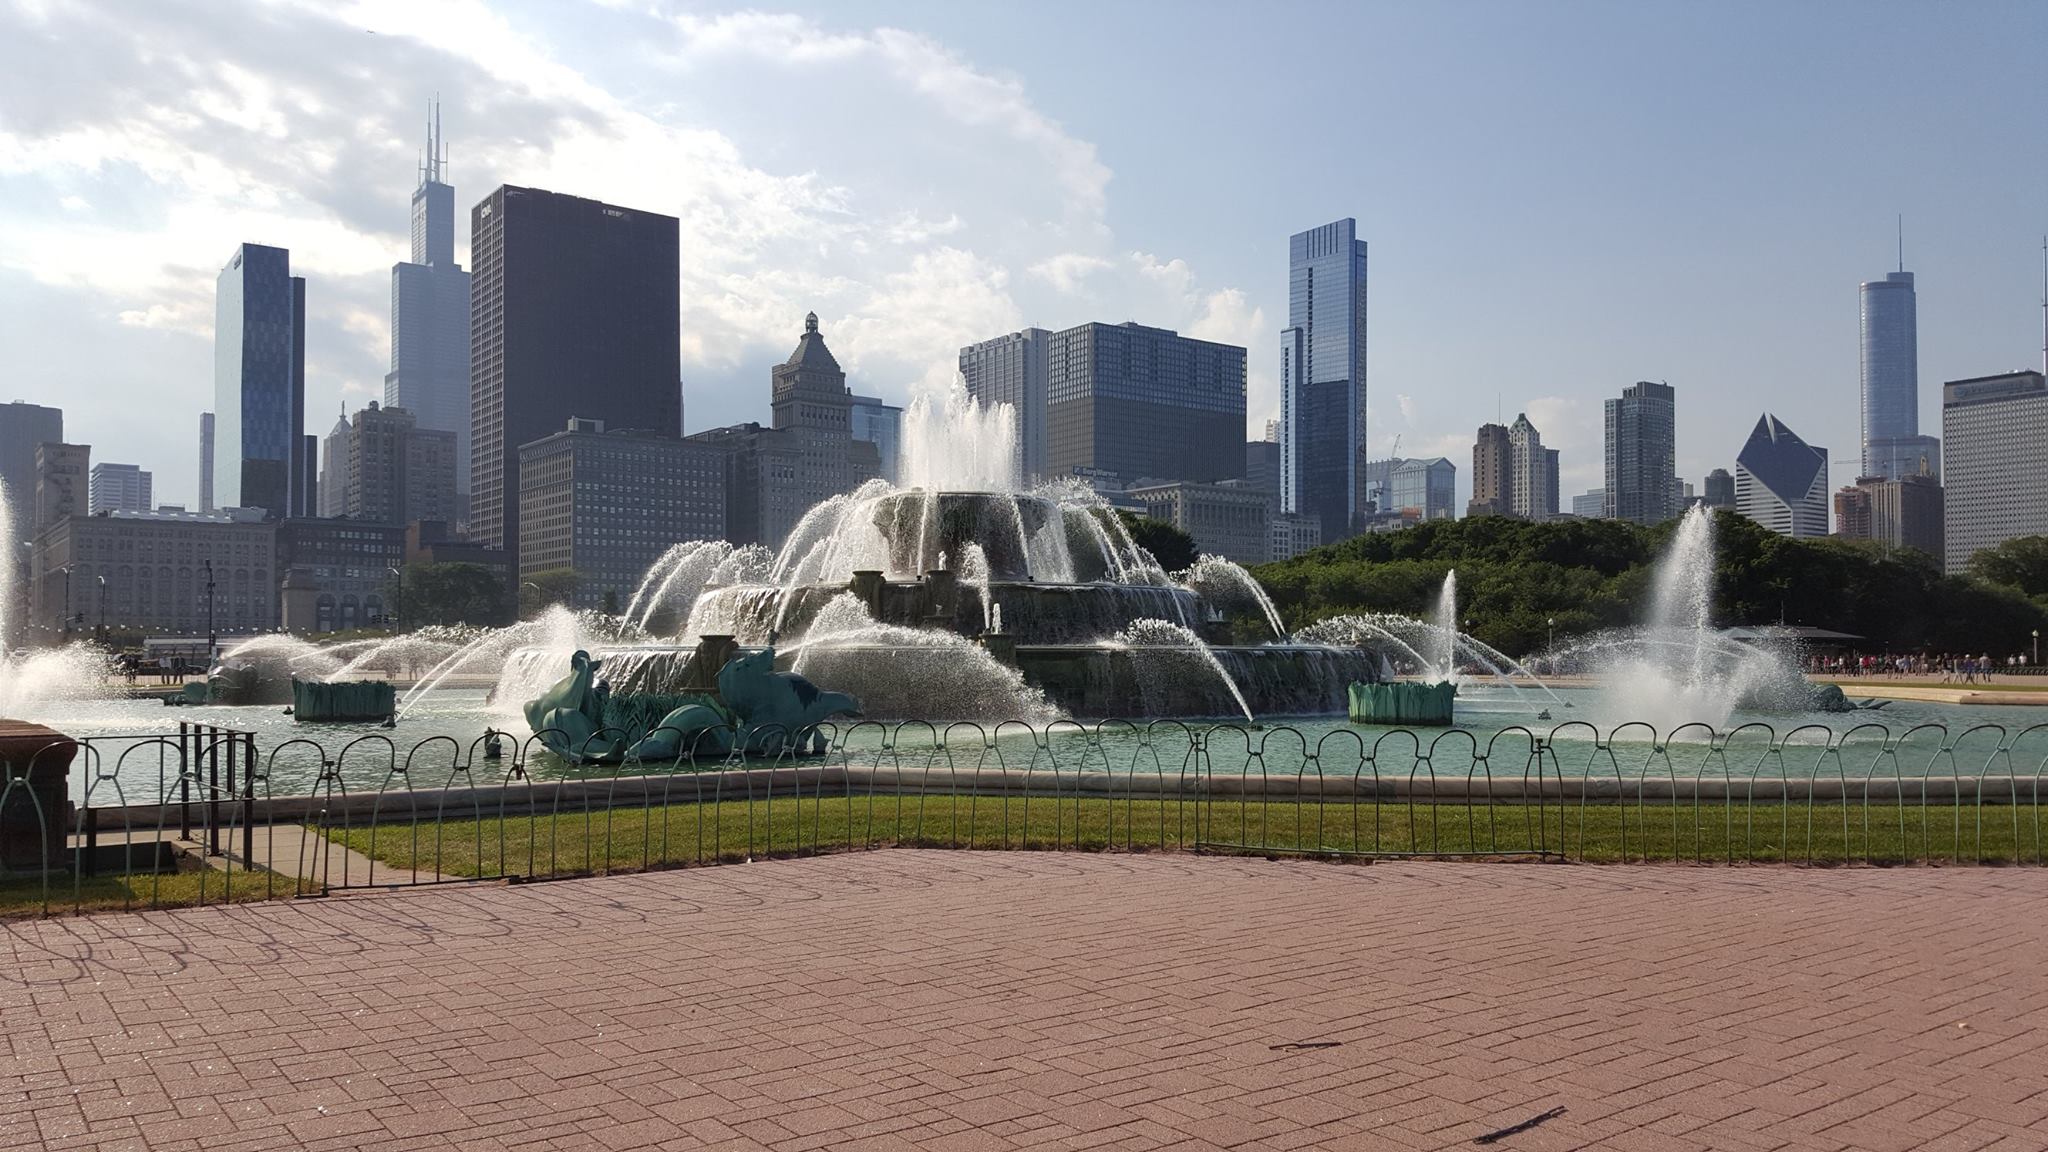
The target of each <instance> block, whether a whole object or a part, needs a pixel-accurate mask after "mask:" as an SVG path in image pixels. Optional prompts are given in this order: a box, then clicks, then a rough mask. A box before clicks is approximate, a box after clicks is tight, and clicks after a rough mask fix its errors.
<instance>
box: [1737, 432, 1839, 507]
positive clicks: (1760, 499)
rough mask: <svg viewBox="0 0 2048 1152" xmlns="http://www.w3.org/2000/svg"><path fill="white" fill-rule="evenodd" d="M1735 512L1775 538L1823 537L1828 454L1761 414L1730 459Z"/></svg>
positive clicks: (1826, 503) (1826, 504) (1826, 502)
mask: <svg viewBox="0 0 2048 1152" xmlns="http://www.w3.org/2000/svg"><path fill="white" fill-rule="evenodd" d="M1735 510H1736V511H1738V512H1740V513H1742V514H1743V515H1744V516H1747V517H1749V518H1750V519H1751V520H1754V521H1756V522H1757V523H1759V524H1761V525H1763V526H1764V527H1766V528H1768V529H1770V530H1771V531H1773V532H1776V533H1777V534H1778V535H1780V536H1802V537H1804V536H1825V535H1827V534H1828V450H1827V449H1825V448H1816V447H1814V446H1813V445H1811V444H1808V443H1807V442H1806V441H1804V440H1801V439H1800V438H1799V437H1798V435H1797V434H1795V433H1794V432H1793V431H1792V430H1791V429H1790V428H1787V427H1785V425H1784V424H1783V423H1782V422H1780V421H1779V420H1778V418H1777V417H1776V416H1773V415H1771V414H1770V413H1768V412H1766V413H1764V414H1763V416H1762V417H1761V418H1760V419H1758V420H1757V422H1756V428H1755V429H1753V430H1752V431H1751V432H1750V434H1749V442H1748V443H1746V444H1744V445H1743V446H1742V451H1741V452H1739V453H1737V454H1736V456H1735Z"/></svg>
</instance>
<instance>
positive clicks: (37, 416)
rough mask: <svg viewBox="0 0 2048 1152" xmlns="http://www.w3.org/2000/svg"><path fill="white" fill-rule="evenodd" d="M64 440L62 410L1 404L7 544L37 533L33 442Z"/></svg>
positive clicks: (0, 480) (0, 476)
mask: <svg viewBox="0 0 2048 1152" xmlns="http://www.w3.org/2000/svg"><path fill="white" fill-rule="evenodd" d="M63 442H64V410H63V409H61V408H45V407H43V406H42V405H41V404H24V403H22V402H21V401H19V400H16V401H14V402H12V403H10V404H0V484H5V485H6V487H7V516H8V520H7V522H8V523H9V524H11V525H13V526H14V527H13V532H14V539H13V541H12V542H10V543H9V547H15V546H18V545H19V544H21V543H22V542H24V541H27V540H32V539H34V538H35V534H36V445H38V444H61V443H63Z"/></svg>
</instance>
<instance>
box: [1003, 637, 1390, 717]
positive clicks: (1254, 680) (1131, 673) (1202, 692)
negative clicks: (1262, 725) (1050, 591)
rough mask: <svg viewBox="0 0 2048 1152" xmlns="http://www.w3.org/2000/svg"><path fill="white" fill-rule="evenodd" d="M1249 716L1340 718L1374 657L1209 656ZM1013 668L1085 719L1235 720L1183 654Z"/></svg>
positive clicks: (1281, 647) (1028, 657) (1067, 653)
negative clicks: (1353, 686)
mask: <svg viewBox="0 0 2048 1152" xmlns="http://www.w3.org/2000/svg"><path fill="white" fill-rule="evenodd" d="M1209 651H1210V652H1211V653H1212V654H1213V655H1214V656H1215V657H1216V662H1217V663H1218V664H1220V665H1221V666H1222V668H1223V671H1224V672H1225V673H1227V674H1228V675H1229V676H1230V678H1231V680H1232V681H1234V682H1235V683H1236V685H1237V690H1238V691H1239V692H1240V693H1242V694H1243V695H1244V702H1245V704H1246V706H1248V707H1249V708H1250V709H1251V710H1252V714H1253V715H1254V716H1259V717H1270V716H1328V715H1333V714H1341V713H1343V711H1344V707H1345V691H1346V689H1347V688H1348V687H1349V685H1350V684H1351V683H1353V682H1354V681H1367V682H1370V681H1374V680H1377V679H1379V675H1380V670H1379V657H1378V656H1377V655H1375V654H1373V653H1371V652H1369V651H1366V650H1365V649H1362V648H1324V647H1321V646H1317V645H1307V644H1272V645H1260V646H1255V647H1231V646H1221V647H1214V648H1211V649H1209ZM1016 659H1017V668H1018V670H1019V671H1021V672H1023V673H1024V679H1025V680H1027V681H1029V682H1030V683H1031V684H1032V685H1034V686H1035V687H1037V688H1038V689H1039V690H1040V691H1042V692H1044V693H1045V695H1046V699H1048V700H1050V701H1051V702H1052V703H1053V704H1055V705H1057V706H1058V707H1059V708H1060V709H1061V710H1062V711H1064V712H1066V713H1068V714H1069V715H1072V716H1078V717H1084V718H1091V719H1109V718H1123V719H1144V718H1148V717H1167V716H1178V717H1216V718H1227V719H1238V718H1241V717H1242V715H1243V714H1242V713H1241V712H1240V711H1239V710H1238V707H1237V702H1236V700H1235V699H1234V698H1233V697H1232V695H1231V693H1230V689H1229V688H1228V687H1226V686H1225V685H1223V684H1222V683H1221V682H1220V681H1218V680H1217V679H1216V677H1215V675H1214V674H1213V672H1206V671H1205V670H1204V668H1203V667H1202V666H1201V661H1200V659H1199V657H1197V656H1195V655H1194V654H1193V653H1192V652H1190V651H1189V650H1188V649H1185V648H1151V647H1144V646H1136V645H1133V646H1127V647H1105V646H1095V645H1048V646H1042V647H1019V648H1018V649H1017V656H1016Z"/></svg>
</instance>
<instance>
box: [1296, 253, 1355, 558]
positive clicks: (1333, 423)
mask: <svg viewBox="0 0 2048 1152" xmlns="http://www.w3.org/2000/svg"><path fill="white" fill-rule="evenodd" d="M1365 305H1366V247H1365V241H1363V240H1360V239H1359V238H1358V222H1357V221H1356V220H1353V219H1350V218H1348V217H1347V218H1346V219H1343V220H1338V221H1336V222H1334V223H1331V224H1325V225H1323V226H1322V227H1320V228H1311V229H1309V230H1308V231H1306V232H1297V233H1295V234H1294V235H1293V236H1291V237H1289V238H1288V241H1287V327H1286V328H1285V329H1283V330H1282V331H1281V333H1280V403H1281V429H1280V468H1281V486H1280V507H1281V510H1282V511H1284V512H1301V513H1307V514H1309V515H1313V516H1316V517H1318V518H1319V519H1321V520H1322V522H1323V542H1324V543H1326V544H1334V543H1336V542H1337V541H1339V540H1342V539H1345V538H1346V537H1348V536H1350V535H1351V531H1352V523H1353V521H1355V520H1357V519H1358V517H1359V514H1360V513H1362V512H1363V511H1364V510H1365V455H1366V452H1365V445H1366V435H1365V434H1366V428H1365V400H1366V371H1365V366H1366V355H1365V353H1366V324H1365V319H1366V310H1365Z"/></svg>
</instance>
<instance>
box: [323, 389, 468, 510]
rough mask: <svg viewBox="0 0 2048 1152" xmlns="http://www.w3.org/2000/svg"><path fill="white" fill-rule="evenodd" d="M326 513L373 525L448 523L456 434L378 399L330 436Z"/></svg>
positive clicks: (325, 481) (452, 505)
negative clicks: (382, 404)
mask: <svg viewBox="0 0 2048 1152" xmlns="http://www.w3.org/2000/svg"><path fill="white" fill-rule="evenodd" d="M326 454H327V464H328V466H327V470H326V471H325V472H324V473H322V475H321V478H320V490H321V512H322V514H323V515H326V516H346V517H348V518H349V519H351V520H360V521H363V522H365V523H372V524H399V525H404V524H410V523H412V522H414V521H416V520H433V521H438V522H442V523H445V522H447V521H448V519H449V518H450V517H451V516H453V515H455V511H456V500H455V433H453V432H449V431H447V430H445V429H441V428H422V427H420V426H419V424H418V422H417V421H416V420H415V419H414V417H413V415H412V413H410V412H407V411H406V410H405V409H403V408H380V407H378V405H377V402H376V401H375V400H372V401H370V404H369V407H367V408H363V409H361V410H359V411H358V412H356V414H355V416H354V417H353V418H351V419H349V420H345V421H343V422H342V423H340V424H337V425H335V428H334V431H332V432H330V433H328V435H327V453H326Z"/></svg>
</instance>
